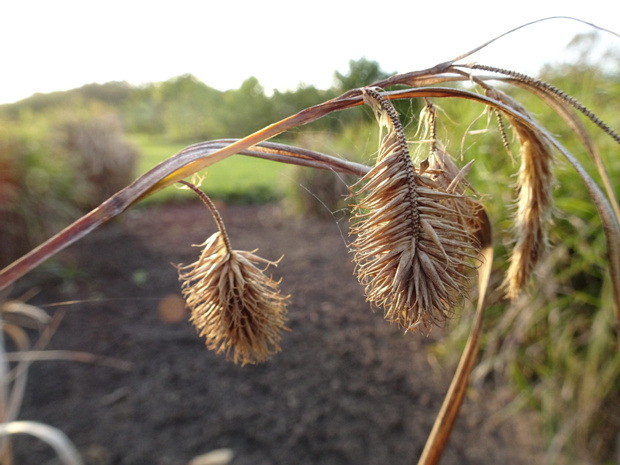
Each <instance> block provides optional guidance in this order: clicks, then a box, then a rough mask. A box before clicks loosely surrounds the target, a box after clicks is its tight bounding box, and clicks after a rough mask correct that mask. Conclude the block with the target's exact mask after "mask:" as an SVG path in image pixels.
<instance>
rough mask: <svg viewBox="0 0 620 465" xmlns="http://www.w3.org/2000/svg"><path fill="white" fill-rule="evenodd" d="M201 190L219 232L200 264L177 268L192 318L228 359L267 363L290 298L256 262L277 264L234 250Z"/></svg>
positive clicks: (276, 346)
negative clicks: (281, 292)
mask: <svg viewBox="0 0 620 465" xmlns="http://www.w3.org/2000/svg"><path fill="white" fill-rule="evenodd" d="M190 187H192V188H193V189H194V190H196V191H198V190H197V188H195V187H193V186H190ZM198 192H199V195H200V196H201V198H202V199H203V201H205V203H206V204H207V205H208V206H209V208H210V209H211V211H212V213H213V214H214V217H215V219H216V221H217V223H218V226H219V228H220V231H218V232H216V233H215V234H213V235H212V236H211V237H209V238H208V239H207V240H206V241H205V243H204V244H202V246H201V247H202V253H201V255H200V258H199V259H198V261H197V262H195V263H193V264H191V265H187V266H183V265H178V266H177V270H178V273H179V280H180V281H182V283H183V284H182V287H183V295H184V297H185V300H186V304H187V306H188V307H189V309H190V310H191V321H192V322H193V323H194V326H195V327H196V329H197V331H198V332H199V334H200V335H201V336H205V337H206V345H207V348H208V349H209V350H214V351H215V352H216V353H221V352H224V353H225V354H226V357H227V359H228V358H232V360H233V362H234V363H241V364H242V365H245V364H248V363H249V364H254V363H260V362H264V361H266V360H267V359H268V358H269V357H271V355H272V354H274V353H275V352H279V351H280V339H281V334H282V331H283V330H284V329H286V328H285V321H286V314H287V309H286V303H287V300H288V296H283V295H281V294H280V291H279V289H278V286H279V282H277V281H274V280H273V279H271V278H270V277H268V276H266V275H265V273H264V270H262V269H259V268H258V266H257V265H258V264H263V265H266V266H267V267H268V266H269V265H274V266H275V265H276V263H277V262H271V261H269V260H265V259H263V258H261V257H259V256H257V255H255V254H254V253H253V252H246V251H239V250H233V249H232V248H231V247H230V240H229V239H228V236H227V235H226V231H225V229H224V226H223V222H222V221H221V218H220V217H219V214H218V213H217V210H216V209H215V207H214V206H213V204H212V202H211V201H210V200H209V199H208V197H206V196H205V195H204V194H203V193H202V192H200V191H198ZM231 352H232V356H231Z"/></svg>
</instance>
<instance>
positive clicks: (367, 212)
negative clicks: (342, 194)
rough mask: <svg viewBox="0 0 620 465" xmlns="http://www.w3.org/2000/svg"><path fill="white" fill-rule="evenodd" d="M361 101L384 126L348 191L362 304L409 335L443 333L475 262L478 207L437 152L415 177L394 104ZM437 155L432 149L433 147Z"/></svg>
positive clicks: (369, 94)
mask: <svg viewBox="0 0 620 465" xmlns="http://www.w3.org/2000/svg"><path fill="white" fill-rule="evenodd" d="M364 101H365V103H366V104H368V105H370V106H371V107H372V108H373V109H374V111H375V114H376V115H377V119H378V120H379V122H380V123H383V124H385V125H386V126H387V134H386V135H385V137H384V138H383V140H382V143H381V147H380V151H379V155H378V157H377V162H376V165H375V166H374V167H373V168H372V170H371V171H370V172H369V173H368V174H367V175H366V176H364V177H363V178H362V179H361V180H360V181H359V182H358V183H357V184H355V185H354V186H353V187H352V194H351V195H352V197H353V198H354V199H356V200H357V204H356V205H355V206H354V213H355V214H354V216H353V217H352V222H353V225H352V229H351V233H352V234H354V235H355V236H356V239H355V240H354V242H353V248H354V250H355V256H354V261H355V262H356V272H357V276H358V279H359V281H360V283H361V284H362V285H363V286H364V287H365V291H366V297H367V300H368V301H369V302H370V303H371V304H373V305H374V306H377V307H380V308H383V309H384V312H385V317H386V319H388V320H389V321H391V322H396V323H397V324H398V325H399V326H401V327H404V328H406V329H407V330H415V329H418V328H420V327H423V328H425V329H426V330H427V331H428V330H430V328H431V324H437V325H441V324H442V323H443V322H444V321H445V320H446V319H447V318H449V317H450V316H451V315H452V313H453V311H454V308H455V307H456V306H457V305H458V304H459V303H460V302H461V301H462V299H463V297H464V295H465V294H466V292H467V290H468V287H469V278H470V276H471V274H472V273H471V272H472V270H474V269H475V266H476V260H477V256H478V249H479V245H478V241H477V239H476V235H475V232H476V228H477V219H476V218H477V213H478V211H479V209H480V208H482V207H481V206H480V204H479V203H478V202H476V201H475V200H473V199H472V198H471V197H468V196H465V195H464V194H463V187H462V184H461V182H460V181H462V173H461V172H459V171H458V169H456V166H454V164H453V163H452V162H451V160H449V157H448V156H447V155H446V154H444V153H443V152H441V151H440V150H437V149H435V153H433V154H432V156H431V159H430V160H429V161H428V162H427V163H425V167H424V169H423V170H422V172H421V171H420V170H417V169H416V168H415V167H414V165H413V162H412V160H411V157H410V155H409V150H408V147H407V141H406V138H405V135H404V132H403V129H402V125H401V123H400V121H399V119H398V115H397V113H396V111H395V110H394V108H393V106H392V105H391V103H390V102H389V101H388V100H387V99H385V98H384V97H383V96H381V94H380V93H379V92H377V91H376V90H374V89H371V88H367V89H364ZM433 147H436V144H433Z"/></svg>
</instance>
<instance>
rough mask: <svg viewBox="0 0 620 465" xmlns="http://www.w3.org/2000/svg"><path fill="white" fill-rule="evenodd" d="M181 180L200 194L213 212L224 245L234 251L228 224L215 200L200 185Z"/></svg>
mask: <svg viewBox="0 0 620 465" xmlns="http://www.w3.org/2000/svg"><path fill="white" fill-rule="evenodd" d="M179 182H180V183H181V184H183V185H185V186H187V187H189V188H190V189H191V190H193V191H194V192H195V193H196V194H197V195H198V197H200V200H202V202H203V203H204V204H205V205H206V206H207V208H208V209H209V211H210V212H211V215H213V219H214V220H215V223H216V224H217V229H219V230H220V234H221V235H222V239H223V240H224V245H225V246H226V251H227V252H228V253H230V252H232V250H233V248H232V245H231V243H230V237H229V236H228V232H226V226H225V225H224V220H223V219H222V215H220V212H219V211H218V210H217V208H216V206H215V204H214V203H213V201H212V200H211V199H210V198H209V196H208V195H207V194H205V193H204V192H202V191H201V190H200V189H198V187H196V186H195V185H194V184H192V183H191V182H187V181H179Z"/></svg>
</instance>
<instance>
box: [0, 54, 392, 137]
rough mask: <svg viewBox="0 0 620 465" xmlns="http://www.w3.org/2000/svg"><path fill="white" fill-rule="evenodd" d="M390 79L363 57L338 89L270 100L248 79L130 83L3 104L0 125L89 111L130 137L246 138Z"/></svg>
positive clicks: (304, 89) (337, 76) (337, 79)
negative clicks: (223, 87) (112, 119)
mask: <svg viewBox="0 0 620 465" xmlns="http://www.w3.org/2000/svg"><path fill="white" fill-rule="evenodd" d="M386 76H387V74H386V73H385V72H383V71H382V70H381V69H380V67H379V65H378V63H376V62H373V61H369V60H366V59H364V58H362V59H360V60H357V61H351V62H350V63H349V71H348V73H346V74H341V73H338V72H335V73H334V84H333V86H332V87H331V88H329V89H326V90H323V89H317V88H316V87H314V86H309V85H299V86H298V88H297V89H295V90H289V91H284V92H282V91H278V90H274V91H273V93H272V94H271V95H267V93H266V92H265V89H264V88H263V87H262V86H261V84H260V83H259V81H258V80H257V79H256V78H254V77H250V78H248V79H246V80H245V81H244V82H243V83H242V85H241V87H239V88H238V89H231V90H227V91H219V90H217V89H214V88H212V87H209V86H208V85H207V84H205V83H204V82H202V81H200V80H199V79H198V78H196V77H195V76H193V75H191V74H186V75H182V76H178V77H174V78H172V79H169V80H167V81H165V82H158V83H149V84H145V85H142V86H134V85H131V84H129V83H127V82H108V83H105V84H87V85H85V86H83V87H80V88H78V89H73V90H69V91H61V92H53V93H49V94H35V95H33V96H31V97H29V98H27V99H24V100H22V101H20V102H17V103H14V104H8V105H0V121H2V120H12V121H25V120H28V119H29V118H30V117H31V116H32V115H37V117H40V116H41V115H44V114H52V117H53V118H59V117H61V115H59V114H58V110H59V109H62V110H64V111H65V112H73V111H75V109H84V108H89V109H91V110H92V111H94V112H102V111H108V112H113V113H115V114H116V115H117V116H118V118H119V122H120V124H121V126H122V128H123V130H124V131H125V132H127V133H142V134H157V135H164V136H166V138H168V139H169V140H173V141H181V142H188V141H191V142H195V141H201V140H210V139H219V138H229V137H243V136H245V135H247V134H250V133H252V132H254V131H256V130H258V129H260V128H262V127H265V126H267V125H269V124H271V123H273V122H275V121H278V120H280V119H282V118H285V117H287V116H290V115H292V114H294V113H296V112H298V111H300V110H302V109H304V108H307V107H310V106H313V105H316V104H318V103H320V102H323V101H325V100H328V99H330V98H333V97H336V96H337V95H339V94H340V93H342V92H344V91H345V90H348V89H350V88H352V87H359V86H363V85H365V84H368V83H369V82H374V81H375V80H378V79H380V78H383V77H386ZM345 118H347V119H350V118H351V117H350V116H347V117H345ZM321 124H322V127H324V128H325V127H330V128H332V129H335V128H336V126H340V125H342V121H336V120H335V119H329V118H326V119H325V120H324V121H322V123H321Z"/></svg>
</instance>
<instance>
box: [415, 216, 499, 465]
mask: <svg viewBox="0 0 620 465" xmlns="http://www.w3.org/2000/svg"><path fill="white" fill-rule="evenodd" d="M480 215H481V216H482V221H481V224H482V225H483V227H484V228H483V229H482V230H481V232H480V233H479V234H478V238H479V239H480V241H481V242H480V243H481V246H482V250H481V252H480V255H481V258H482V264H481V265H480V267H479V268H478V284H479V286H478V288H479V294H478V295H479V297H478V304H477V307H476V314H475V316H474V323H473V326H472V328H471V331H470V333H469V338H468V339H467V344H466V346H465V350H463V354H462V355H461V359H460V361H459V364H458V367H457V369H456V372H455V373H454V377H453V378H452V382H451V383H450V388H449V389H448V392H447V393H446V397H445V399H444V401H443V404H442V406H441V410H440V411H439V414H438V415H437V418H435V424H434V425H433V429H432V430H431V434H430V435H429V437H428V440H427V441H426V445H425V446H424V450H423V451H422V455H421V456H420V460H419V461H418V465H435V464H437V463H439V460H440V459H441V456H442V454H443V451H444V449H445V447H446V444H447V442H448V439H449V437H450V433H451V432H452V428H453V426H454V423H455V422H456V419H457V417H458V414H459V410H460V408H461V404H462V403H463V398H464V397H465V391H466V390H467V386H468V380H469V374H470V373H471V370H472V368H473V366H474V363H475V361H476V356H477V355H478V345H479V341H480V335H481V333H482V320H483V317H484V309H485V297H486V292H487V288H488V284H489V278H490V276H491V268H492V263H493V246H492V240H491V223H490V220H489V218H488V216H487V214H486V212H485V211H484V210H481V212H480Z"/></svg>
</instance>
